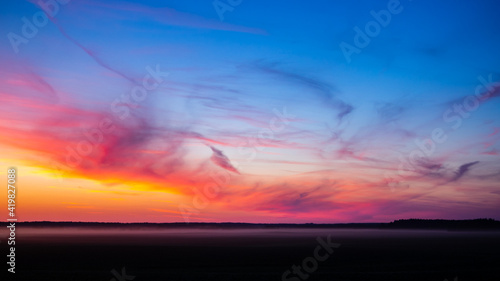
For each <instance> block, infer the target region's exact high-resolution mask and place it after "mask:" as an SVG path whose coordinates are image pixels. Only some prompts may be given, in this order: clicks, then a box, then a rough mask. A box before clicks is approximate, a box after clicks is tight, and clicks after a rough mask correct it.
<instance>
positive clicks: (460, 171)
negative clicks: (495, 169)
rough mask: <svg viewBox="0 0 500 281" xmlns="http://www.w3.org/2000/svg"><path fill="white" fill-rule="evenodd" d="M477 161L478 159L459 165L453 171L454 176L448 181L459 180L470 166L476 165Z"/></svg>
mask: <svg viewBox="0 0 500 281" xmlns="http://www.w3.org/2000/svg"><path fill="white" fill-rule="evenodd" d="M477 163H479V161H475V162H470V163H467V164H463V165H462V166H460V167H459V168H458V170H457V171H456V172H455V176H454V177H453V178H452V179H451V180H450V182H454V181H457V180H459V179H460V178H461V177H463V176H464V175H465V174H466V173H467V172H468V171H469V169H470V167H472V166H474V165H476V164H477Z"/></svg>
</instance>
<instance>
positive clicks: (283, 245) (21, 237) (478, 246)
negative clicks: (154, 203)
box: [1, 227, 500, 281]
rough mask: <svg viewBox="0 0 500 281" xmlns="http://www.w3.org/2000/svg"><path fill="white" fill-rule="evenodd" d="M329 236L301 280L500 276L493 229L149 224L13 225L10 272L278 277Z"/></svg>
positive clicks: (37, 277)
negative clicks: (328, 247)
mask: <svg viewBox="0 0 500 281" xmlns="http://www.w3.org/2000/svg"><path fill="white" fill-rule="evenodd" d="M328 235H330V236H331V241H332V242H335V243H340V244H341V245H340V247H338V248H337V249H335V251H334V252H333V253H332V254H331V255H330V256H329V257H328V258H327V259H326V260H325V261H318V266H317V270H315V271H314V270H313V271H312V272H311V273H306V272H304V274H308V276H307V279H306V280H363V281H368V280H405V281H410V280H419V281H443V280H445V279H448V280H454V278H455V277H458V279H457V280H460V281H464V280H474V281H479V280H500V243H499V238H500V232H498V231H483V232H481V231H446V230H381V229H303V228H295V229H294V228H276V229H268V228H266V229H256V228H252V229H246V228H237V229H226V228H215V229H206V228H171V229H166V228H151V227H149V228H131V227H122V228H109V227H103V228H89V227H65V228H62V227H48V228H47V227H45V228H33V227H29V228H27V227H24V228H22V227H19V228H18V230H17V238H16V240H17V242H16V274H15V275H14V274H9V277H10V278H9V279H8V280H30V281H42V280H51V281H57V280H67V281H70V280H93V281H108V280H113V278H114V280H115V281H124V280H134V281H141V280H148V281H154V280H165V281H167V280H174V281H175V280H276V281H279V280H282V275H283V273H284V272H285V271H286V270H290V269H291V267H292V266H293V265H294V264H296V265H302V262H303V260H304V259H306V258H307V257H312V256H314V251H315V248H316V247H317V246H318V245H319V243H318V242H317V240H316V239H317V237H321V238H322V239H323V240H325V241H326V240H327V237H328ZM2 240H4V239H2ZM1 244H2V248H3V249H4V250H2V253H5V252H6V251H7V250H6V249H5V242H4V241H2V243H1ZM320 253H321V254H322V255H323V254H325V253H326V251H325V250H324V249H321V252H320ZM4 259H6V258H5V255H4ZM4 264H5V263H4ZM4 266H5V265H4ZM123 268H125V273H126V275H129V277H128V278H123V277H119V278H117V277H115V276H114V275H113V273H112V270H113V269H115V270H116V272H118V273H119V275H121V273H122V269H123ZM131 276H135V278H132V277H131ZM12 277H14V278H12ZM287 277H288V278H289V279H288V280H293V281H297V280H303V279H301V278H299V277H297V275H294V274H290V275H289V276H287ZM294 277H295V279H294ZM2 280H4V279H3V278H2Z"/></svg>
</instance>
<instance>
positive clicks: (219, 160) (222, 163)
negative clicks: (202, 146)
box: [210, 146, 240, 174]
mask: <svg viewBox="0 0 500 281" xmlns="http://www.w3.org/2000/svg"><path fill="white" fill-rule="evenodd" d="M210 149H212V152H213V154H212V157H210V160H212V162H213V163H215V164H216V165H217V166H219V167H221V168H224V169H226V170H228V171H231V172H233V173H236V174H240V172H239V171H238V170H237V169H236V168H235V167H234V166H233V165H232V164H231V162H230V161H229V159H228V158H227V156H226V155H224V153H223V152H222V151H221V150H218V149H217V148H215V147H213V146H210Z"/></svg>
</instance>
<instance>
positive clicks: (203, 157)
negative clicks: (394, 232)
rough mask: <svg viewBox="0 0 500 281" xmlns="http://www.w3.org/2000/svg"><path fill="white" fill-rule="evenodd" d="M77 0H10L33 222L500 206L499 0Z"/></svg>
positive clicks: (6, 98) (379, 214)
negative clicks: (378, 18) (390, 10)
mask: <svg viewBox="0 0 500 281" xmlns="http://www.w3.org/2000/svg"><path fill="white" fill-rule="evenodd" d="M62 2H65V1H61V3H62ZM66 2H67V3H66V4H61V3H58V2H55V1H45V0H41V1H40V2H38V1H31V2H30V1H26V2H24V1H10V2H9V3H7V4H6V3H4V4H3V6H2V9H0V26H1V27H2V28H1V33H2V34H3V39H2V40H1V42H0V60H1V62H2V63H1V66H0V74H1V75H0V101H1V103H0V107H1V110H0V120H1V122H0V129H1V135H0V152H1V159H0V163H1V167H2V169H1V171H0V172H1V173H2V175H3V177H2V178H6V176H5V175H6V173H7V168H8V167H11V166H14V167H17V169H18V176H19V180H18V197H17V199H18V203H17V205H18V210H17V213H18V218H19V219H20V220H23V221H31V220H54V221H68V220H75V221H102V222H109V221H113V222H114V221H119V222H142V221H145V222H174V221H184V219H185V215H186V214H188V216H189V219H190V221H206V222H208V221H210V222H223V221H234V222H236V221H243V222H297V223H302V222H316V223H321V222H324V223H326V222H331V223H335V222H384V221H391V220H394V219H401V218H445V219H469V218H477V217H492V218H495V219H500V185H499V182H500V155H499V153H500V144H499V141H500V119H499V117H500V111H499V109H500V98H499V96H500V83H499V82H500V71H499V67H500V52H499V51H498V50H500V36H499V33H498V27H499V26H500V18H499V17H498V15H497V13H498V10H499V8H500V4H498V2H497V1H478V2H472V1H437V2H436V1H430V0H429V1H423V0H419V1H409V0H408V1H405V0H401V1H400V2H399V4H397V2H394V1H392V2H391V1H319V0H318V1H260V0H255V1H247V0H243V1H242V2H241V4H240V5H237V6H235V7H231V9H230V10H227V11H225V12H224V14H223V20H221V18H220V17H219V15H218V12H217V10H216V8H215V7H214V5H213V3H212V2H213V1H211V0H210V1H201V0H196V1H195V0H190V1H136V2H132V1H97V0H83V1H76V0H74V1H66ZM222 2H223V3H228V2H225V1H223V0H222ZM40 3H41V6H40ZM44 3H45V4H44ZM227 5H229V4H227ZM388 5H398V7H399V10H400V12H399V13H397V14H391V18H390V20H387V21H386V22H384V25H385V26H381V25H378V26H379V27H380V30H379V32H376V34H374V32H373V30H372V31H371V32H372V33H371V34H372V35H373V36H372V37H369V36H368V35H360V34H359V33H357V31H356V30H357V29H356V27H359V30H361V31H365V32H366V30H365V27H366V26H367V25H370V24H372V25H373V23H370V22H372V21H374V20H375V19H374V16H373V15H372V14H373V13H371V11H374V13H375V14H380V11H381V10H384V9H387V7H388ZM227 7H229V6H227ZM219 8H220V7H219ZM43 9H45V10H46V12H47V13H48V14H49V18H50V19H47V16H44V14H43ZM219 12H220V11H219ZM45 19H47V20H45ZM44 20H45V21H44ZM34 21H35V22H34ZM37 24H38V25H37ZM368 32H370V30H368ZM364 36H366V38H368V39H369V43H367V44H366V46H362V47H360V46H358V47H360V48H358V47H356V42H358V43H359V42H360V40H361V41H362V39H363V38H362V37H364ZM366 38H365V41H366ZM342 42H344V43H347V44H349V45H351V46H353V48H354V47H356V48H357V51H356V52H355V53H352V54H351V55H350V56H349V59H346V56H345V54H344V52H343V50H342V48H341V45H342ZM365 43H366V42H365ZM358 45H359V44H358ZM16 51H17V52H16ZM6 205H7V204H6V199H5V200H4V199H2V201H1V203H0V206H1V207H2V209H3V208H4V207H5V209H6ZM183 212H184V214H183ZM5 215H7V211H5Z"/></svg>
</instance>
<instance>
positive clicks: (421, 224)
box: [0, 218, 500, 230]
mask: <svg viewBox="0 0 500 281" xmlns="http://www.w3.org/2000/svg"><path fill="white" fill-rule="evenodd" d="M8 224H9V222H0V225H8ZM16 226H18V227H23V226H28V227H141V228H144V227H162V228H179V227H183V228H185V227H189V228H297V227H299V228H371V229H448V230H466V229H469V230H474V229H476V230H495V229H497V230H500V221H497V220H494V219H490V218H481V219H472V220H444V219H401V220H395V221H393V222H390V223H337V224H314V223H306V224H289V223H286V224H258V223H230V222H223V223H181V222H178V223H147V222H144V223H107V222H70V221H68V222H50V221H33V222H17V223H16Z"/></svg>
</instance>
